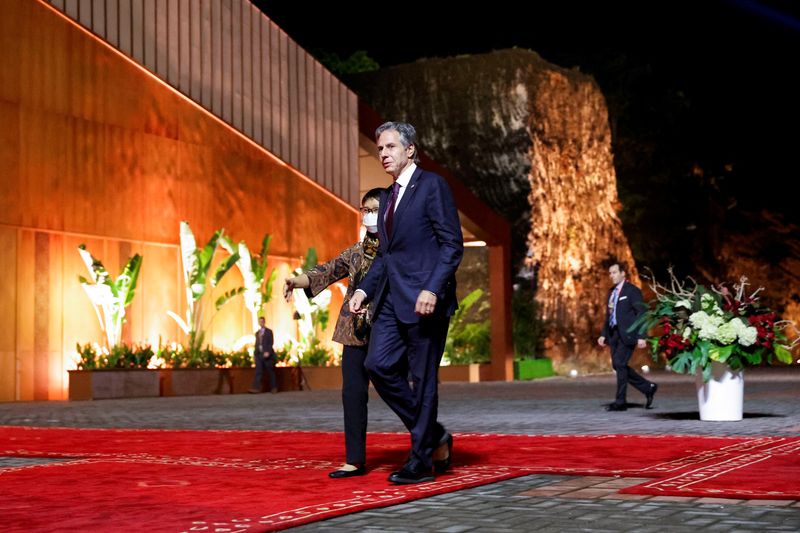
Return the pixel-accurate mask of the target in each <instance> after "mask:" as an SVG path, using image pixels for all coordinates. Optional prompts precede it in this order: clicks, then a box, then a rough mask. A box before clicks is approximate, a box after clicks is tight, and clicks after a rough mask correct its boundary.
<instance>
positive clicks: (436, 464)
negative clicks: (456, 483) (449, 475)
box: [433, 431, 453, 474]
mask: <svg viewBox="0 0 800 533" xmlns="http://www.w3.org/2000/svg"><path fill="white" fill-rule="evenodd" d="M445 444H446V445H447V457H446V458H444V459H440V460H438V461H437V460H434V461H433V470H434V472H436V473H437V474H443V473H445V472H447V471H448V470H450V459H451V458H452V457H453V436H452V435H451V434H450V433H448V432H447V431H445V432H444V435H443V436H442V438H441V439H440V440H439V446H438V447H437V448H441V447H442V446H444V445H445Z"/></svg>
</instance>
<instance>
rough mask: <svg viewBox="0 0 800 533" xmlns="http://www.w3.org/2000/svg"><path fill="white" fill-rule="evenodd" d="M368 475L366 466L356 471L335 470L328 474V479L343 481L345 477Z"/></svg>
mask: <svg viewBox="0 0 800 533" xmlns="http://www.w3.org/2000/svg"><path fill="white" fill-rule="evenodd" d="M366 473H367V468H366V467H365V466H364V465H361V466H359V467H357V468H356V469H355V470H334V471H333V472H330V473H328V477H331V478H333V479H341V478H345V477H355V476H363V475H364V474H366Z"/></svg>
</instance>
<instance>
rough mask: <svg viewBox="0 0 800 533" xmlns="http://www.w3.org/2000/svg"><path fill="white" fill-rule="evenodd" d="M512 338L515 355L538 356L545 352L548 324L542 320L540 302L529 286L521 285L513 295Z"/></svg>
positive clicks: (523, 356)
mask: <svg viewBox="0 0 800 533" xmlns="http://www.w3.org/2000/svg"><path fill="white" fill-rule="evenodd" d="M511 317H512V330H511V332H512V338H513V341H514V356H515V357H516V358H517V359H519V358H526V357H527V358H534V359H535V358H536V357H538V356H541V355H542V354H543V352H544V339H545V338H546V337H547V328H548V324H547V323H546V322H545V321H544V320H542V315H541V310H540V309H539V304H538V303H537V302H536V299H535V298H534V293H533V291H532V290H531V289H529V288H527V287H520V288H518V289H516V290H515V291H514V294H513V295H512V297H511Z"/></svg>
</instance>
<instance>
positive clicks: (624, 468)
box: [0, 427, 800, 533]
mask: <svg viewBox="0 0 800 533" xmlns="http://www.w3.org/2000/svg"><path fill="white" fill-rule="evenodd" d="M342 440H343V437H342V435H341V434H340V433H318V432H266V431H162V430H102V429H46V428H23V427H0V456H15V457H47V458H62V459H64V461H63V462H57V463H49V464H43V465H36V466H24V467H16V468H8V469H4V470H0V494H2V496H0V517H2V529H3V531H5V532H11V531H58V530H62V531H86V530H91V531H125V530H127V531H131V530H139V531H143V530H148V531H190V530H194V531H201V530H202V531H214V530H217V531H228V532H237V531H240V532H244V531H247V532H248V533H250V532H254V531H272V530H277V529H284V528H287V527H292V526H297V525H300V524H304V523H308V522H314V521H317V520H322V519H325V518H330V517H332V516H336V515H341V514H346V513H351V512H356V511H361V510H365V509H369V508H374V507H384V506H387V505H393V504H397V503H400V502H404V501H409V500H413V499H418V498H423V497H427V496H432V495H435V494H441V493H445V492H451V491H454V490H459V489H463V488H468V487H474V486H478V485H485V484H487V483H493V482H496V481H500V480H503V479H509V478H512V477H517V476H522V475H526V474H532V473H546V474H574V475H595V476H596V475H600V476H604V475H607V476H613V475H620V476H635V477H647V478H652V479H651V481H649V482H647V483H644V484H642V485H638V486H635V487H631V488H629V489H625V490H624V491H623V492H627V493H636V494H652V495H677V496H716V497H732V498H766V499H800V483H797V479H799V478H800V461H798V460H797V457H798V453H800V438H794V437H792V438H789V437H735V438H734V437H732V438H726V437H687V436H681V437H675V436H629V435H601V436H534V437H528V436H513V435H482V434H461V435H456V439H455V449H454V454H453V455H454V459H455V461H454V468H453V471H452V472H451V473H449V474H447V475H444V476H440V477H439V478H437V481H436V482H435V483H427V484H421V485H414V486H405V487H403V486H394V485H391V484H390V483H388V482H387V481H386V477H387V475H388V473H389V472H390V471H391V470H393V469H394V467H396V466H397V465H399V463H400V462H402V460H403V458H404V457H405V454H406V451H407V447H408V437H407V436H405V435H398V434H370V435H369V442H368V450H369V454H370V466H371V467H372V470H370V472H369V473H368V475H367V476H364V477H361V478H350V479H345V480H330V479H328V477H327V472H328V471H329V470H332V469H333V468H335V467H336V466H338V465H339V464H340V463H341V456H342V453H343V449H344V445H343V442H342Z"/></svg>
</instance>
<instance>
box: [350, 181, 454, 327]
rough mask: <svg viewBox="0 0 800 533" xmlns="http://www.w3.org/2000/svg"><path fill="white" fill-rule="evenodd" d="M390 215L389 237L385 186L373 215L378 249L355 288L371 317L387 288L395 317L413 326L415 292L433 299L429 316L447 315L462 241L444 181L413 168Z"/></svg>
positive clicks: (452, 294)
mask: <svg viewBox="0 0 800 533" xmlns="http://www.w3.org/2000/svg"><path fill="white" fill-rule="evenodd" d="M407 187H408V188H407V189H406V191H405V192H404V193H403V197H402V198H401V200H400V203H399V204H398V205H397V209H396V210H395V212H394V219H393V221H392V234H391V235H387V234H386V227H385V224H384V214H385V211H386V208H387V204H388V202H389V194H390V192H391V189H392V188H391V186H390V187H388V188H387V189H386V190H385V191H384V192H383V193H381V199H380V210H379V212H378V234H379V238H380V249H379V251H378V255H377V256H376V258H375V262H374V263H373V264H372V267H371V268H370V269H369V272H368V273H367V275H366V276H365V277H364V279H363V280H362V281H361V283H360V284H359V286H358V288H359V289H361V290H363V291H364V292H365V293H366V295H367V300H374V301H375V304H374V305H375V313H379V312H380V306H381V303H382V301H383V298H384V297H385V295H386V292H387V291H388V290H389V289H390V288H391V293H392V303H393V305H394V309H395V314H396V316H397V318H398V319H399V320H400V321H401V322H403V323H406V324H414V323H416V322H418V321H419V318H420V317H419V316H418V315H417V314H416V313H414V308H415V306H416V302H417V297H418V296H419V293H420V291H421V290H423V289H425V290H428V291H431V292H432V293H434V294H435V295H436V309H435V311H434V315H438V316H450V315H452V314H453V313H454V312H455V310H456V308H457V307H458V303H457V301H456V277H455V273H456V269H457V268H458V265H459V263H460V262H461V257H462V256H463V255H464V237H463V236H462V234H461V222H460V221H459V218H458V211H457V210H456V205H455V201H454V200H453V194H452V192H451V191H450V187H448V185H447V183H446V182H445V181H444V178H442V177H441V176H439V175H438V174H434V173H433V172H428V171H425V170H422V169H421V168H420V167H417V168H416V170H415V171H414V173H413V175H412V176H411V180H410V181H409V183H408V186H407Z"/></svg>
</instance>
